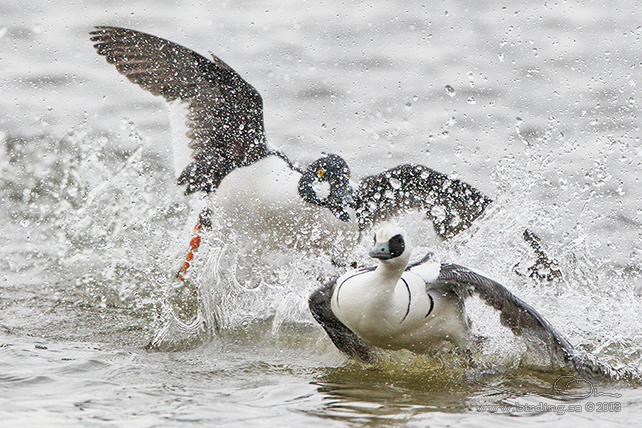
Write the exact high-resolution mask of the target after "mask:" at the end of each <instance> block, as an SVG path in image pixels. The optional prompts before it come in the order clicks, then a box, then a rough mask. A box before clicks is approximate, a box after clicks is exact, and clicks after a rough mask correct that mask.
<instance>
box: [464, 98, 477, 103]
mask: <svg viewBox="0 0 642 428" xmlns="http://www.w3.org/2000/svg"><path fill="white" fill-rule="evenodd" d="M466 101H467V102H468V104H477V100H475V97H468V99H467V100H466Z"/></svg>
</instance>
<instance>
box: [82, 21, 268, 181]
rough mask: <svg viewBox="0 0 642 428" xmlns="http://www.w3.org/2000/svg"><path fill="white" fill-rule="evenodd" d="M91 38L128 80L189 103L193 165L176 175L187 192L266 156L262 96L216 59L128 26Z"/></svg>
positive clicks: (100, 30) (98, 32) (170, 99)
mask: <svg viewBox="0 0 642 428" xmlns="http://www.w3.org/2000/svg"><path fill="white" fill-rule="evenodd" d="M90 34H91V40H92V41H93V42H95V44H94V47H95V48H96V51H97V52H98V54H99V55H103V56H105V58H106V60H107V62H108V63H110V64H114V66H115V67H116V69H117V70H118V72H120V73H121V74H122V75H124V76H126V77H127V78H128V79H129V80H130V81H131V82H133V83H135V84H137V85H138V86H140V87H141V88H143V89H145V90H146V91H148V92H150V93H151V94H153V95H157V96H162V97H163V98H164V99H165V100H166V101H168V102H173V101H176V100H180V101H181V102H183V103H186V104H187V106H188V113H187V117H186V125H187V128H188V132H187V137H188V138H189V140H190V142H189V148H190V149H191V150H192V161H191V162H190V163H189V164H188V165H187V167H186V168H185V169H184V170H183V171H182V172H181V173H180V174H179V176H178V184H180V185H186V190H185V192H186V193H193V192H196V191H200V190H202V191H206V192H211V191H214V190H216V188H217V187H218V185H219V183H220V182H221V180H222V179H223V178H224V177H225V176H226V175H227V174H228V173H230V172H231V171H232V170H234V169H235V168H239V167H242V166H247V165H250V164H252V163H254V162H256V161H258V160H260V159H262V158H264V157H265V156H268V155H269V154H270V152H269V150H268V148H267V145H266V142H265V131H264V125H263V101H262V99H261V95H260V94H259V93H258V92H257V91H256V89H254V87H252V86H251V85H250V84H249V83H247V82H246V81H245V80H243V78H242V77H241V76H240V75H239V74H238V73H237V72H236V71H234V70H233V69H232V68H231V67H230V66H229V65H227V64H226V63H225V62H223V61H222V60H221V59H220V58H218V57H216V56H213V58H212V59H211V60H210V59H207V58H205V57H203V56H201V55H199V54H197V53H196V52H194V51H192V50H190V49H187V48H185V47H183V46H181V45H178V44H176V43H173V42H170V41H169V40H165V39H162V38H160V37H156V36H153V35H151V34H146V33H143V32H140V31H135V30H130V29H126V28H119V27H107V26H101V27H96V30H95V31H92V32H91V33H90Z"/></svg>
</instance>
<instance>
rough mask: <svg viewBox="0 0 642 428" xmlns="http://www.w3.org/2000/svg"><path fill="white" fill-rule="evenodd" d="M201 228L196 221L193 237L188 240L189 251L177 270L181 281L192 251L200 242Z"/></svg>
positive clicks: (188, 264) (192, 254)
mask: <svg viewBox="0 0 642 428" xmlns="http://www.w3.org/2000/svg"><path fill="white" fill-rule="evenodd" d="M201 228H202V225H201V222H200V221H199V222H198V223H196V226H194V237H193V238H192V239H191V240H190V241H189V251H187V255H186V256H185V261H184V262H183V266H181V270H180V271H179V272H178V279H180V280H181V281H183V275H184V274H185V272H187V269H189V266H190V262H191V261H192V259H193V258H194V251H196V249H197V248H198V246H199V245H200V244H201V235H200V231H201Z"/></svg>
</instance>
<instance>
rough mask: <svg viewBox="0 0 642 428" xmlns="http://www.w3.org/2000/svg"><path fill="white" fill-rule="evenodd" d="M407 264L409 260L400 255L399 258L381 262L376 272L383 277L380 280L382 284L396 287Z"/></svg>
mask: <svg viewBox="0 0 642 428" xmlns="http://www.w3.org/2000/svg"><path fill="white" fill-rule="evenodd" d="M407 265H408V263H407V261H406V260H404V259H402V258H401V257H399V258H397V259H392V260H386V261H381V262H379V266H377V269H375V272H376V273H377V275H379V277H380V278H381V281H380V282H381V284H382V285H384V286H386V287H394V286H395V285H396V284H397V282H398V281H399V278H401V275H402V274H403V272H404V270H405V269H406V266H407Z"/></svg>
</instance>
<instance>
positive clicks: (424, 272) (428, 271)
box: [410, 262, 441, 284]
mask: <svg viewBox="0 0 642 428" xmlns="http://www.w3.org/2000/svg"><path fill="white" fill-rule="evenodd" d="M440 270H441V263H439V262H427V263H423V264H420V265H419V266H415V267H413V268H412V269H410V272H412V273H414V274H416V275H419V276H420V277H421V279H423V280H424V282H425V283H426V284H429V283H431V282H434V281H436V280H437V277H438V276H439V272H440Z"/></svg>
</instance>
